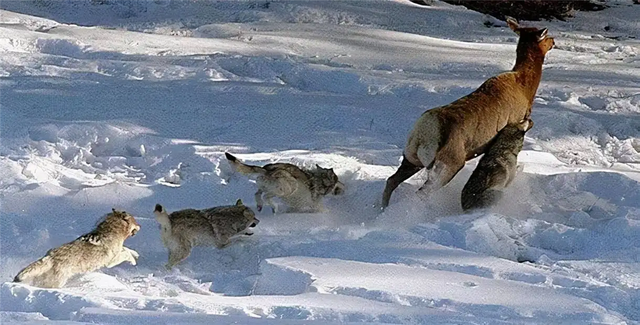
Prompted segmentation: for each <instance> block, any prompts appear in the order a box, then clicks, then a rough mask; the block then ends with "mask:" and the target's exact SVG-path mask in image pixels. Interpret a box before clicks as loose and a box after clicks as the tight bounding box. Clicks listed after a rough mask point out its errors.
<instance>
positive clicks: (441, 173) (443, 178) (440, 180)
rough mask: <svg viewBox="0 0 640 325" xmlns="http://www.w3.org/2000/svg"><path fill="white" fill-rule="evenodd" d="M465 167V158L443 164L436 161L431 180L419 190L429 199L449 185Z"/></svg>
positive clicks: (430, 175)
mask: <svg viewBox="0 0 640 325" xmlns="http://www.w3.org/2000/svg"><path fill="white" fill-rule="evenodd" d="M462 167H464V158H463V159H462V160H461V161H456V162H451V163H447V164H446V163H443V162H440V161H436V163H435V164H434V166H433V170H431V171H430V173H429V179H427V181H426V182H425V183H424V185H422V187H420V188H419V189H418V191H419V192H421V193H422V194H424V195H426V196H427V197H428V196H429V195H431V194H432V193H433V192H435V191H437V190H439V189H440V188H442V187H443V186H445V185H447V184H449V182H450V181H451V180H452V179H453V177H454V176H456V174H458V172H459V171H460V170H461V169H462Z"/></svg>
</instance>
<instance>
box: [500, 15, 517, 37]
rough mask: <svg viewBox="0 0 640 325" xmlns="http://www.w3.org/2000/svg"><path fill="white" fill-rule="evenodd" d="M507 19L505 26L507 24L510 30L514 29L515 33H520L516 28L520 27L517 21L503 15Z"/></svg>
mask: <svg viewBox="0 0 640 325" xmlns="http://www.w3.org/2000/svg"><path fill="white" fill-rule="evenodd" d="M504 17H505V18H506V20H507V26H509V28H511V30H512V31H514V32H515V33H516V34H518V35H520V31H519V30H518V28H520V25H519V24H518V21H517V20H516V19H515V18H513V17H511V16H504Z"/></svg>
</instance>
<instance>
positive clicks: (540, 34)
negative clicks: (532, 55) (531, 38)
mask: <svg viewBox="0 0 640 325" xmlns="http://www.w3.org/2000/svg"><path fill="white" fill-rule="evenodd" d="M548 32H549V30H548V29H546V28H543V29H541V30H539V31H538V32H537V33H536V37H537V39H538V42H542V41H543V40H544V39H545V38H547V33H548Z"/></svg>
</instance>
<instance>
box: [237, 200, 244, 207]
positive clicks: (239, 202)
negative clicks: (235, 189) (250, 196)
mask: <svg viewBox="0 0 640 325" xmlns="http://www.w3.org/2000/svg"><path fill="white" fill-rule="evenodd" d="M243 205H244V204H242V200H241V199H238V201H236V206H243Z"/></svg>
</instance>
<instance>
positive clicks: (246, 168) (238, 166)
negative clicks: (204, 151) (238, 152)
mask: <svg viewBox="0 0 640 325" xmlns="http://www.w3.org/2000/svg"><path fill="white" fill-rule="evenodd" d="M224 155H225V157H227V160H228V161H229V164H231V166H232V167H233V169H235V170H236V171H237V172H239V173H241V174H245V175H248V174H264V173H265V170H264V168H262V167H259V166H251V165H247V164H245V163H243V162H241V161H240V160H239V159H238V158H236V157H235V156H234V155H232V154H230V153H228V152H225V153H224Z"/></svg>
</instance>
